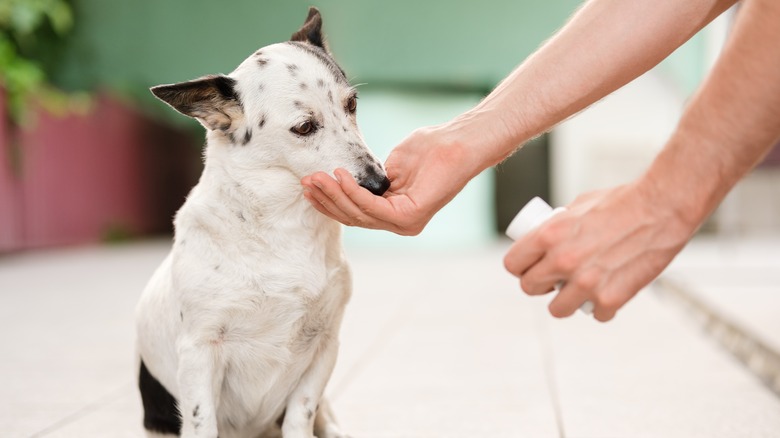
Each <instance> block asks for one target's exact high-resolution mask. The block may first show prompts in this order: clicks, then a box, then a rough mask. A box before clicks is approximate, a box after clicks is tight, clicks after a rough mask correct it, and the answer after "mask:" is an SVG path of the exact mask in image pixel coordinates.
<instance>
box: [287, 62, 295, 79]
mask: <svg viewBox="0 0 780 438" xmlns="http://www.w3.org/2000/svg"><path fill="white" fill-rule="evenodd" d="M287 72H288V73H290V76H292V77H295V76H297V75H298V66H297V65H296V64H287Z"/></svg>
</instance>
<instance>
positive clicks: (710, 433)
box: [0, 241, 780, 438]
mask: <svg viewBox="0 0 780 438" xmlns="http://www.w3.org/2000/svg"><path fill="white" fill-rule="evenodd" d="M167 247H168V245H167V243H166V242H161V241H153V242H142V243H135V244H130V245H122V246H115V247H91V248H80V249H70V250H58V251H49V252H43V253H30V254H22V255H16V256H6V257H3V258H0V329H1V330H0V351H2V360H0V436H2V437H4V438H5V437H9V438H15V437H80V438H82V437H83V438H92V437H140V436H142V428H141V426H140V417H141V411H140V406H139V401H138V397H137V395H136V390H135V388H134V374H135V370H134V358H133V329H132V314H133V307H134V304H135V301H136V299H137V298H138V295H139V293H140V291H141V289H142V287H143V285H144V283H145V282H146V280H147V278H148V277H149V275H150V274H151V272H152V270H153V269H154V268H155V266H156V265H157V264H158V263H159V262H160V261H161V260H162V258H163V257H164V255H165V252H166V251H167ZM775 248H777V247H775ZM505 249H506V246H505V244H503V243H502V244H496V245H492V246H488V247H485V248H482V249H478V250H471V251H462V252H457V251H454V252H453V251H450V252H446V253H433V252H427V253H419V252H418V253H416V254H409V253H401V252H398V253H386V252H381V253H380V252H378V251H377V252H372V251H368V250H360V251H350V256H351V257H350V258H351V260H352V265H353V271H354V274H355V294H354V296H353V299H352V302H351V303H350V305H349V308H348V310H347V315H346V318H345V321H344V325H343V328H342V352H341V355H340V358H339V363H338V365H337V369H336V371H335V372H334V376H333V378H332V380H331V383H330V386H329V390H328V393H329V396H330V398H331V400H332V401H333V404H334V408H335V410H336V414H337V416H338V417H339V419H340V422H341V423H342V426H343V428H344V429H345V430H347V431H348V432H350V433H351V435H353V436H354V437H356V438H360V437H366V438H374V437H375V438H384V437H398V438H407V437H408V438H415V437H491V438H492V437H533V438H537V437H539V438H544V437H583V438H584V437H598V438H601V437H619V438H624V437H659V438H660V437H663V438H667V437H671V438H675V437H680V438H682V437H685V438H689V437H708V438H717V437H742V436H750V437H778V436H780V399H778V398H776V397H775V396H774V395H773V394H772V393H771V392H769V391H768V390H767V389H766V388H765V387H764V386H763V385H762V384H761V383H760V382H759V381H757V380H756V379H755V378H754V377H753V376H752V375H751V374H749V373H747V372H746V371H745V370H744V369H743V368H742V366H741V365H740V364H738V363H737V362H736V361H734V360H733V359H732V358H731V356H729V355H728V354H726V353H724V352H722V350H721V349H720V348H719V347H717V346H716V345H715V344H714V343H713V342H711V341H710V340H709V339H707V338H706V337H705V336H704V335H703V334H702V333H701V331H699V330H697V329H696V328H695V327H693V326H692V325H691V324H688V323H687V321H685V318H684V315H682V314H681V313H680V312H675V311H672V310H671V309H670V308H669V306H668V304H666V303H664V302H662V301H659V300H658V299H657V297H656V296H655V294H654V293H653V292H652V290H649V291H646V292H644V293H642V294H640V295H639V296H638V297H637V298H636V299H635V300H634V301H633V302H632V303H630V305H629V306H627V308H626V309H625V310H624V311H622V312H621V314H620V316H619V318H618V319H617V320H615V321H614V322H612V323H610V324H606V325H604V324H598V323H596V322H594V321H593V320H591V319H589V318H587V317H585V316H583V315H577V316H575V317H573V318H570V319H566V320H555V319H552V318H551V317H549V316H548V315H547V314H546V312H545V310H546V309H545V299H531V298H529V297H526V296H524V295H522V294H520V293H519V292H518V290H517V289H516V282H515V280H514V279H513V278H511V277H510V276H509V275H508V274H506V273H505V272H504V271H503V267H502V263H501V257H502V255H503V252H504V251H505ZM704 253H705V254H707V252H706V251H704ZM753 278H754V279H757V278H759V276H753ZM774 284H775V285H776V284H777V283H776V282H775V283H774ZM775 309H776V310H775V314H777V309H778V307H775ZM776 321H777V319H773V320H771V321H770V322H776Z"/></svg>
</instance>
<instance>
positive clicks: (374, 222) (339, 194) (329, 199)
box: [310, 169, 397, 231]
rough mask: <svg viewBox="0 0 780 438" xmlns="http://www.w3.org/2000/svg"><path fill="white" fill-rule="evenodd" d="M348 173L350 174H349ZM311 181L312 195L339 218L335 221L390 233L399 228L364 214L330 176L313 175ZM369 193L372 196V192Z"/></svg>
mask: <svg viewBox="0 0 780 438" xmlns="http://www.w3.org/2000/svg"><path fill="white" fill-rule="evenodd" d="M337 170H338V169H337ZM343 172H346V171H343ZM346 173H347V174H349V173H348V172H346ZM340 178H341V179H343V178H344V176H343V175H340ZM350 178H351V176H350ZM310 179H311V185H312V186H314V187H313V189H312V190H311V193H312V195H313V196H314V197H315V198H316V199H317V200H319V201H320V202H322V203H323V205H324V206H325V207H326V208H327V209H328V211H330V212H332V213H333V215H334V216H337V217H335V219H337V220H338V221H339V222H341V223H343V224H345V225H349V226H359V227H363V228H371V229H382V230H390V231H394V230H395V229H396V228H397V227H396V226H395V225H394V224H392V223H388V222H386V221H384V220H382V219H379V218H375V217H372V216H371V215H370V214H367V213H366V212H364V211H363V209H361V208H360V207H359V206H358V205H356V204H355V203H354V202H353V201H352V200H351V199H350V198H349V197H348V196H347V195H346V193H344V191H343V190H342V189H341V185H340V184H339V182H337V181H336V180H334V179H333V178H331V177H330V175H328V174H326V173H324V172H318V173H315V174H314V175H312V176H311V178H310ZM353 181H354V179H353ZM355 184H357V183H355ZM361 189H362V187H361ZM363 190H365V189H363ZM366 192H368V190H366ZM368 193H369V194H371V193H370V192H368ZM371 196H373V197H376V198H379V199H382V200H384V198H380V197H377V196H374V195H373V194H371ZM385 201H386V200H385Z"/></svg>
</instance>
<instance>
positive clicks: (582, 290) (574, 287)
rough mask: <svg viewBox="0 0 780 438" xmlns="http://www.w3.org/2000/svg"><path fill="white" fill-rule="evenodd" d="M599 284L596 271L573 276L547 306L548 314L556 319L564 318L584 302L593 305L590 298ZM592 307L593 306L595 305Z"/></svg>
mask: <svg viewBox="0 0 780 438" xmlns="http://www.w3.org/2000/svg"><path fill="white" fill-rule="evenodd" d="M599 284H600V277H599V272H598V270H596V269H589V270H586V271H584V272H578V273H577V274H575V275H573V276H572V277H571V278H569V279H568V281H567V282H566V283H563V284H562V286H561V289H560V292H559V293H558V295H556V296H555V298H553V300H552V301H551V302H550V304H549V306H548V309H549V310H550V314H551V315H552V316H554V317H556V318H565V317H568V316H571V315H572V314H574V312H576V311H577V310H578V309H580V308H582V305H583V304H585V302H586V301H590V302H591V303H593V299H592V298H591V297H592V296H593V294H594V291H595V290H596V289H597V288H598V286H599ZM593 305H594V306H595V305H596V303H593Z"/></svg>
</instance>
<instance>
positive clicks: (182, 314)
mask: <svg viewBox="0 0 780 438" xmlns="http://www.w3.org/2000/svg"><path fill="white" fill-rule="evenodd" d="M179 318H181V320H182V322H184V312H179Z"/></svg>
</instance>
